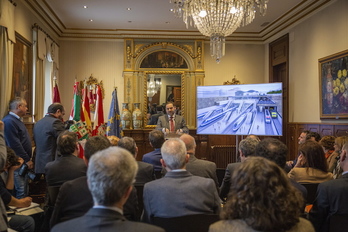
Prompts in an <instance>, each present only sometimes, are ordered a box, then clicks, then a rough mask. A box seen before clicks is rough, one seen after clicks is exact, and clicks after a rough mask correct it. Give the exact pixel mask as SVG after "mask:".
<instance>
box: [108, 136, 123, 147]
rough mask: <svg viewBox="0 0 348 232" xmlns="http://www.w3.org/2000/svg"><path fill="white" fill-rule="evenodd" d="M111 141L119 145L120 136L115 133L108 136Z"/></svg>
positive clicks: (112, 143) (114, 144)
mask: <svg viewBox="0 0 348 232" xmlns="http://www.w3.org/2000/svg"><path fill="white" fill-rule="evenodd" d="M107 138H108V139H109V141H110V143H111V146H117V144H118V141H120V138H119V137H117V136H115V135H110V136H108V137H107Z"/></svg>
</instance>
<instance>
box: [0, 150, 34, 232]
mask: <svg viewBox="0 0 348 232" xmlns="http://www.w3.org/2000/svg"><path fill="white" fill-rule="evenodd" d="M23 162H24V160H23V159H22V158H20V157H18V156H16V154H15V152H14V151H13V150H12V149H11V148H10V147H7V161H6V165H5V168H4V169H3V170H1V171H0V172H1V173H2V174H3V173H6V176H7V178H6V183H5V182H4V180H3V179H2V178H1V177H0V196H1V199H0V200H1V201H2V202H4V204H5V206H6V207H8V206H13V207H17V208H22V207H28V206H30V204H31V201H32V199H31V197H25V198H21V199H17V198H15V197H14V196H12V195H11V193H12V191H13V188H14V171H15V170H17V169H18V168H20V166H21V165H22V164H23ZM8 217H9V221H8V227H9V228H10V229H13V230H15V231H28V232H34V230H35V221H34V219H33V218H32V217H30V216H25V215H9V216H8Z"/></svg>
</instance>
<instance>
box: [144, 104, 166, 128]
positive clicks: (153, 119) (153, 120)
mask: <svg viewBox="0 0 348 232" xmlns="http://www.w3.org/2000/svg"><path fill="white" fill-rule="evenodd" d="M162 115H163V107H162V106H157V107H156V113H155V114H152V115H151V117H150V121H149V123H148V125H157V122H158V118H159V117H160V116H162Z"/></svg>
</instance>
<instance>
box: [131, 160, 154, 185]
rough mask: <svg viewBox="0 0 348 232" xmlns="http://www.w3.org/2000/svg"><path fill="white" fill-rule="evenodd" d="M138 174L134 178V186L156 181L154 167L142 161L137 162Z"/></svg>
mask: <svg viewBox="0 0 348 232" xmlns="http://www.w3.org/2000/svg"><path fill="white" fill-rule="evenodd" d="M137 163H138V173H137V175H136V177H135V185H144V184H145V183H147V182H150V181H152V180H154V179H156V176H155V171H154V167H153V165H152V164H148V163H145V162H142V161H137Z"/></svg>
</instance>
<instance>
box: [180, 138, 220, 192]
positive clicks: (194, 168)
mask: <svg viewBox="0 0 348 232" xmlns="http://www.w3.org/2000/svg"><path fill="white" fill-rule="evenodd" d="M180 139H181V140H182V141H183V142H184V143H185V146H186V150H187V154H189V155H190V156H189V160H188V163H187V164H186V170H187V171H189V172H190V173H191V174H192V175H194V176H201V177H205V178H211V179H213V180H214V182H215V185H216V188H217V190H218V191H219V183H218V179H217V176H216V164H215V163H213V162H210V161H207V160H201V159H197V158H196V156H195V153H196V141H195V138H193V137H192V136H191V135H188V134H183V135H181V136H180Z"/></svg>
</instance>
